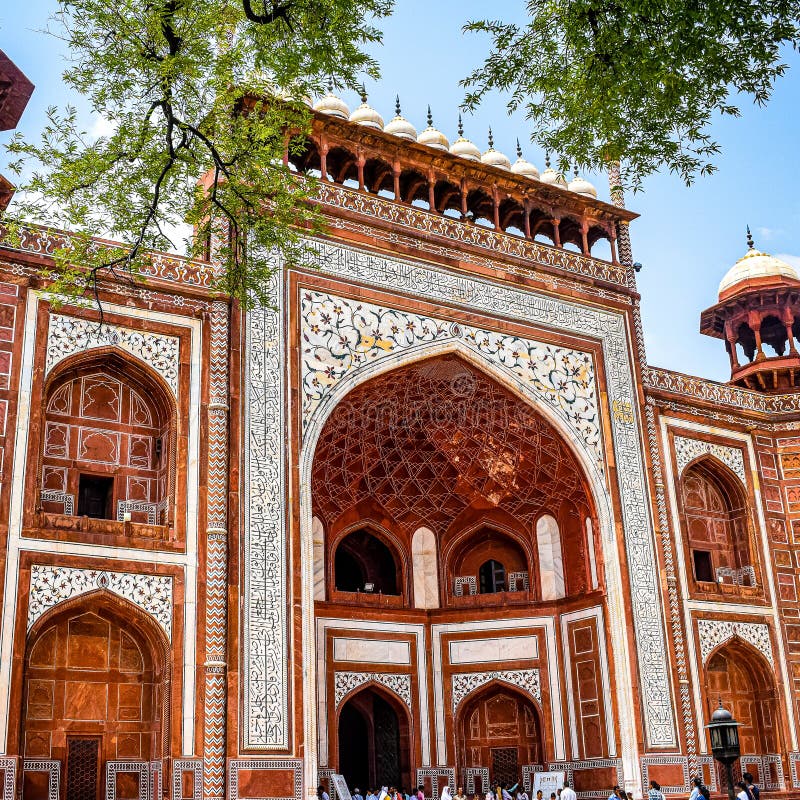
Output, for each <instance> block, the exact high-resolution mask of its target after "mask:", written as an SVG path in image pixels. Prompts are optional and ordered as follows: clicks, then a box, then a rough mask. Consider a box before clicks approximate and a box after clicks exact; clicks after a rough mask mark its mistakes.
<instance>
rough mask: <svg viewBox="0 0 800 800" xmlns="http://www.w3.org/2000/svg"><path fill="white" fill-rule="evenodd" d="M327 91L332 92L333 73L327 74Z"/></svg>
mask: <svg viewBox="0 0 800 800" xmlns="http://www.w3.org/2000/svg"><path fill="white" fill-rule="evenodd" d="M328 93H329V94H333V75H328Z"/></svg>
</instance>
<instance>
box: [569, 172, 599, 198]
mask: <svg viewBox="0 0 800 800" xmlns="http://www.w3.org/2000/svg"><path fill="white" fill-rule="evenodd" d="M567 188H568V189H569V190H570V191H571V192H575V194H582V195H584V196H585V197H591V198H593V199H595V200H596V199H597V189H595V188H594V186H592V184H591V183H589V181H587V180H586V179H585V178H581V177H580V176H579V175H578V165H577V164H576V165H575V177H574V178H573V179H572V180H571V181H570V182H569V186H568V187H567Z"/></svg>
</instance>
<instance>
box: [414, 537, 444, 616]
mask: <svg viewBox="0 0 800 800" xmlns="http://www.w3.org/2000/svg"><path fill="white" fill-rule="evenodd" d="M411 569H412V573H413V579H414V605H415V606H416V608H438V607H439V563H438V555H437V547H436V535H435V534H434V532H433V531H432V530H431V529H430V528H424V527H423V528H417V530H416V531H415V532H414V535H413V537H412V538H411Z"/></svg>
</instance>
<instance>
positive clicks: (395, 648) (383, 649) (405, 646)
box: [333, 636, 411, 666]
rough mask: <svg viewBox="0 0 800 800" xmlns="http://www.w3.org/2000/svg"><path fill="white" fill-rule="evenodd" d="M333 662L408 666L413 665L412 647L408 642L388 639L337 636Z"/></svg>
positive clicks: (334, 642) (334, 643)
mask: <svg viewBox="0 0 800 800" xmlns="http://www.w3.org/2000/svg"><path fill="white" fill-rule="evenodd" d="M333 660H334V661H353V662H355V663H358V664H397V665H402V666H407V665H409V664H410V663H411V645H410V644H409V643H408V642H393V641H390V640H387V639H348V638H344V637H338V636H337V637H336V638H335V639H334V640H333Z"/></svg>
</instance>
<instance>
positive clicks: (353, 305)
mask: <svg viewBox="0 0 800 800" xmlns="http://www.w3.org/2000/svg"><path fill="white" fill-rule="evenodd" d="M300 309H301V315H302V330H301V335H302V354H301V357H302V382H303V421H304V423H307V422H308V420H309V419H310V418H311V416H312V415H313V413H314V411H315V410H316V408H317V407H318V406H319V405H320V403H322V401H323V400H324V399H325V398H326V397H327V396H328V395H329V394H330V393H331V392H332V390H333V389H334V387H335V386H336V385H337V384H338V383H339V382H340V381H341V380H342V379H343V378H344V377H345V376H347V375H348V374H349V373H351V372H352V371H354V370H357V369H358V368H359V367H361V366H363V365H365V364H367V363H371V362H376V361H379V360H380V359H382V358H385V357H387V356H389V355H392V354H395V353H398V352H401V351H404V350H410V349H411V348H414V347H416V346H418V345H421V344H425V343H429V342H448V341H455V342H459V343H461V344H463V345H465V346H466V347H467V348H468V349H470V350H473V351H475V352H477V353H479V354H480V355H482V356H483V357H485V358H486V359H488V360H489V361H491V362H492V363H493V364H495V365H497V366H499V367H501V368H503V369H505V370H508V371H509V372H511V373H512V374H513V376H514V377H515V378H516V379H517V380H518V381H519V382H520V383H522V384H523V385H524V386H525V387H527V388H528V389H529V390H530V391H531V392H533V393H534V394H536V395H537V397H539V398H541V399H542V400H544V401H545V402H546V403H547V404H548V405H549V406H551V407H552V408H553V410H554V411H555V412H556V413H557V414H558V415H559V416H560V417H561V418H562V419H563V420H564V422H566V424H567V425H569V426H570V427H572V428H574V429H575V431H576V433H577V434H578V437H579V439H580V440H581V441H582V442H583V443H584V445H585V447H586V449H587V450H588V451H589V452H590V453H591V454H592V456H593V457H594V459H595V460H596V462H597V466H598V469H600V471H601V472H602V471H603V466H604V465H603V452H602V436H601V432H600V414H599V411H598V408H597V389H596V385H595V370H594V363H593V362H592V357H591V355H590V354H589V353H584V352H581V351H579V350H570V349H568V348H564V347H558V346H556V345H550V344H543V343H541V342H536V341H533V340H530V339H524V338H521V337H518V336H510V335H506V334H502V333H497V332H495V331H487V330H483V329H481V328H473V327H471V326H469V325H462V324H459V323H455V322H453V323H450V322H447V321H445V320H441V319H436V318H435V317H427V316H422V315H420V314H413V313H410V312H406V311H399V310H397V309H393V308H387V307H383V306H378V305H374V304H371V303H365V302H361V301H357V300H350V299H347V298H344V297H337V296H336V295H332V294H324V293H321V292H317V291H313V290H308V289H302V290H301V292H300Z"/></svg>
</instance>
